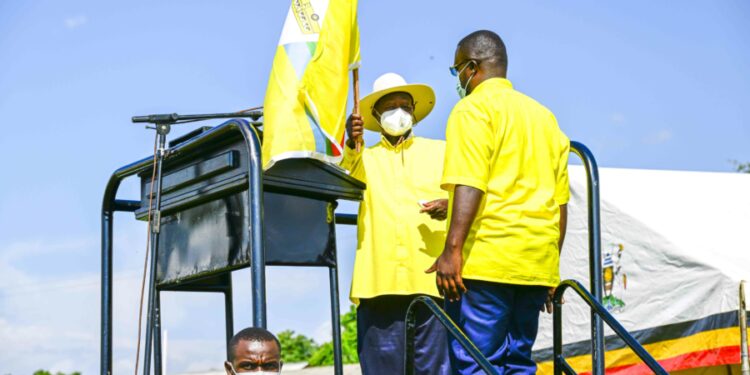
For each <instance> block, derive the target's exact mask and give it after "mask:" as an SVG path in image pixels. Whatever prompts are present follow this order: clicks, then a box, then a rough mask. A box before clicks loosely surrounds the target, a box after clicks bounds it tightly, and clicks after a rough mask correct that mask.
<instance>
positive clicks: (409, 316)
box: [404, 296, 499, 375]
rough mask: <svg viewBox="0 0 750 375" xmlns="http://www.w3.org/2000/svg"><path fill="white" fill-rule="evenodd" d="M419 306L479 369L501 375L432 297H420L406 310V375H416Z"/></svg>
mask: <svg viewBox="0 0 750 375" xmlns="http://www.w3.org/2000/svg"><path fill="white" fill-rule="evenodd" d="M419 305H422V306H425V307H426V308H427V309H428V310H429V311H430V314H432V315H433V316H435V318H437V320H438V321H439V322H440V324H442V325H443V327H445V330H446V332H447V333H448V334H449V335H451V336H452V337H453V338H454V339H456V341H458V343H459V344H460V345H461V346H462V347H463V348H464V350H466V352H467V353H468V354H469V355H470V356H471V358H473V359H474V360H475V361H476V362H477V364H478V365H479V367H480V368H481V369H482V370H484V372H485V373H487V374H493V375H495V374H499V372H497V370H495V368H494V367H492V364H490V361H488V360H487V358H485V356H484V355H482V352H480V351H479V349H478V348H477V347H476V345H474V343H473V342H471V340H469V338H468V337H466V335H465V334H464V333H463V331H461V329H460V328H458V326H457V325H456V323H454V322H453V320H451V318H450V317H449V316H448V314H446V313H445V311H443V309H441V308H440V306H438V304H437V303H435V301H433V300H432V298H430V297H426V296H420V297H417V298H415V299H414V301H412V302H411V303H410V304H409V308H408V309H407V310H406V322H405V323H406V357H405V360H404V367H405V369H404V373H405V374H406V375H413V374H414V345H415V343H414V336H415V334H416V331H417V314H416V312H417V307H419Z"/></svg>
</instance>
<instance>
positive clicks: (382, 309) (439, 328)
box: [357, 295, 450, 375]
mask: <svg viewBox="0 0 750 375" xmlns="http://www.w3.org/2000/svg"><path fill="white" fill-rule="evenodd" d="M415 297H417V296H416V295H411V296H396V295H386V296H378V297H375V298H368V299H362V300H360V302H359V307H357V353H358V354H359V365H360V367H361V368H362V374H363V375H384V374H388V375H398V374H403V373H404V355H405V353H406V351H405V350H406V349H405V348H406V346H405V342H406V325H405V323H404V321H405V318H406V310H407V308H408V307H409V303H411V301H412V300H413V299H414V298H415ZM436 302H438V301H436ZM415 336H416V337H415V341H416V344H415V361H414V365H415V366H414V367H415V373H417V374H429V375H433V374H434V375H448V374H450V363H449V360H448V338H447V334H446V332H445V327H443V325H442V324H440V322H438V320H437V319H436V318H435V317H434V316H432V315H431V314H429V313H428V312H427V311H426V309H424V308H420V309H418V310H417V331H416V334H415Z"/></svg>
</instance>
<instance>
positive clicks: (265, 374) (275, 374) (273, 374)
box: [229, 363, 281, 375]
mask: <svg viewBox="0 0 750 375" xmlns="http://www.w3.org/2000/svg"><path fill="white" fill-rule="evenodd" d="M229 371H230V372H231V373H232V375H240V374H248V375H279V374H281V370H279V371H251V372H241V373H239V374H238V373H237V371H236V370H235V369H234V366H232V364H231V363H230V364H229Z"/></svg>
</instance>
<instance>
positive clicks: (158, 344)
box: [152, 289, 163, 375]
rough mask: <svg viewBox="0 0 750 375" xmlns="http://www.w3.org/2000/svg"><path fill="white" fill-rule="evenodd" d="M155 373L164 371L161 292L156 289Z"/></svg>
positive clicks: (154, 328) (158, 373) (159, 374)
mask: <svg viewBox="0 0 750 375" xmlns="http://www.w3.org/2000/svg"><path fill="white" fill-rule="evenodd" d="M154 294H155V295H154V327H153V328H152V329H153V333H154V375H161V373H162V371H161V370H162V368H163V367H162V357H161V355H162V351H161V349H162V346H161V292H160V291H159V290H158V289H156V290H154Z"/></svg>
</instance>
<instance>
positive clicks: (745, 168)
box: [732, 160, 750, 173]
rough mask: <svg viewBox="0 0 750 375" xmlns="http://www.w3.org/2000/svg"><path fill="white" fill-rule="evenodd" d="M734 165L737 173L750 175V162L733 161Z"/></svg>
mask: <svg viewBox="0 0 750 375" xmlns="http://www.w3.org/2000/svg"><path fill="white" fill-rule="evenodd" d="M732 164H734V168H735V169H736V170H737V172H740V173H750V162H747V163H740V162H738V161H737V160H732Z"/></svg>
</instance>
